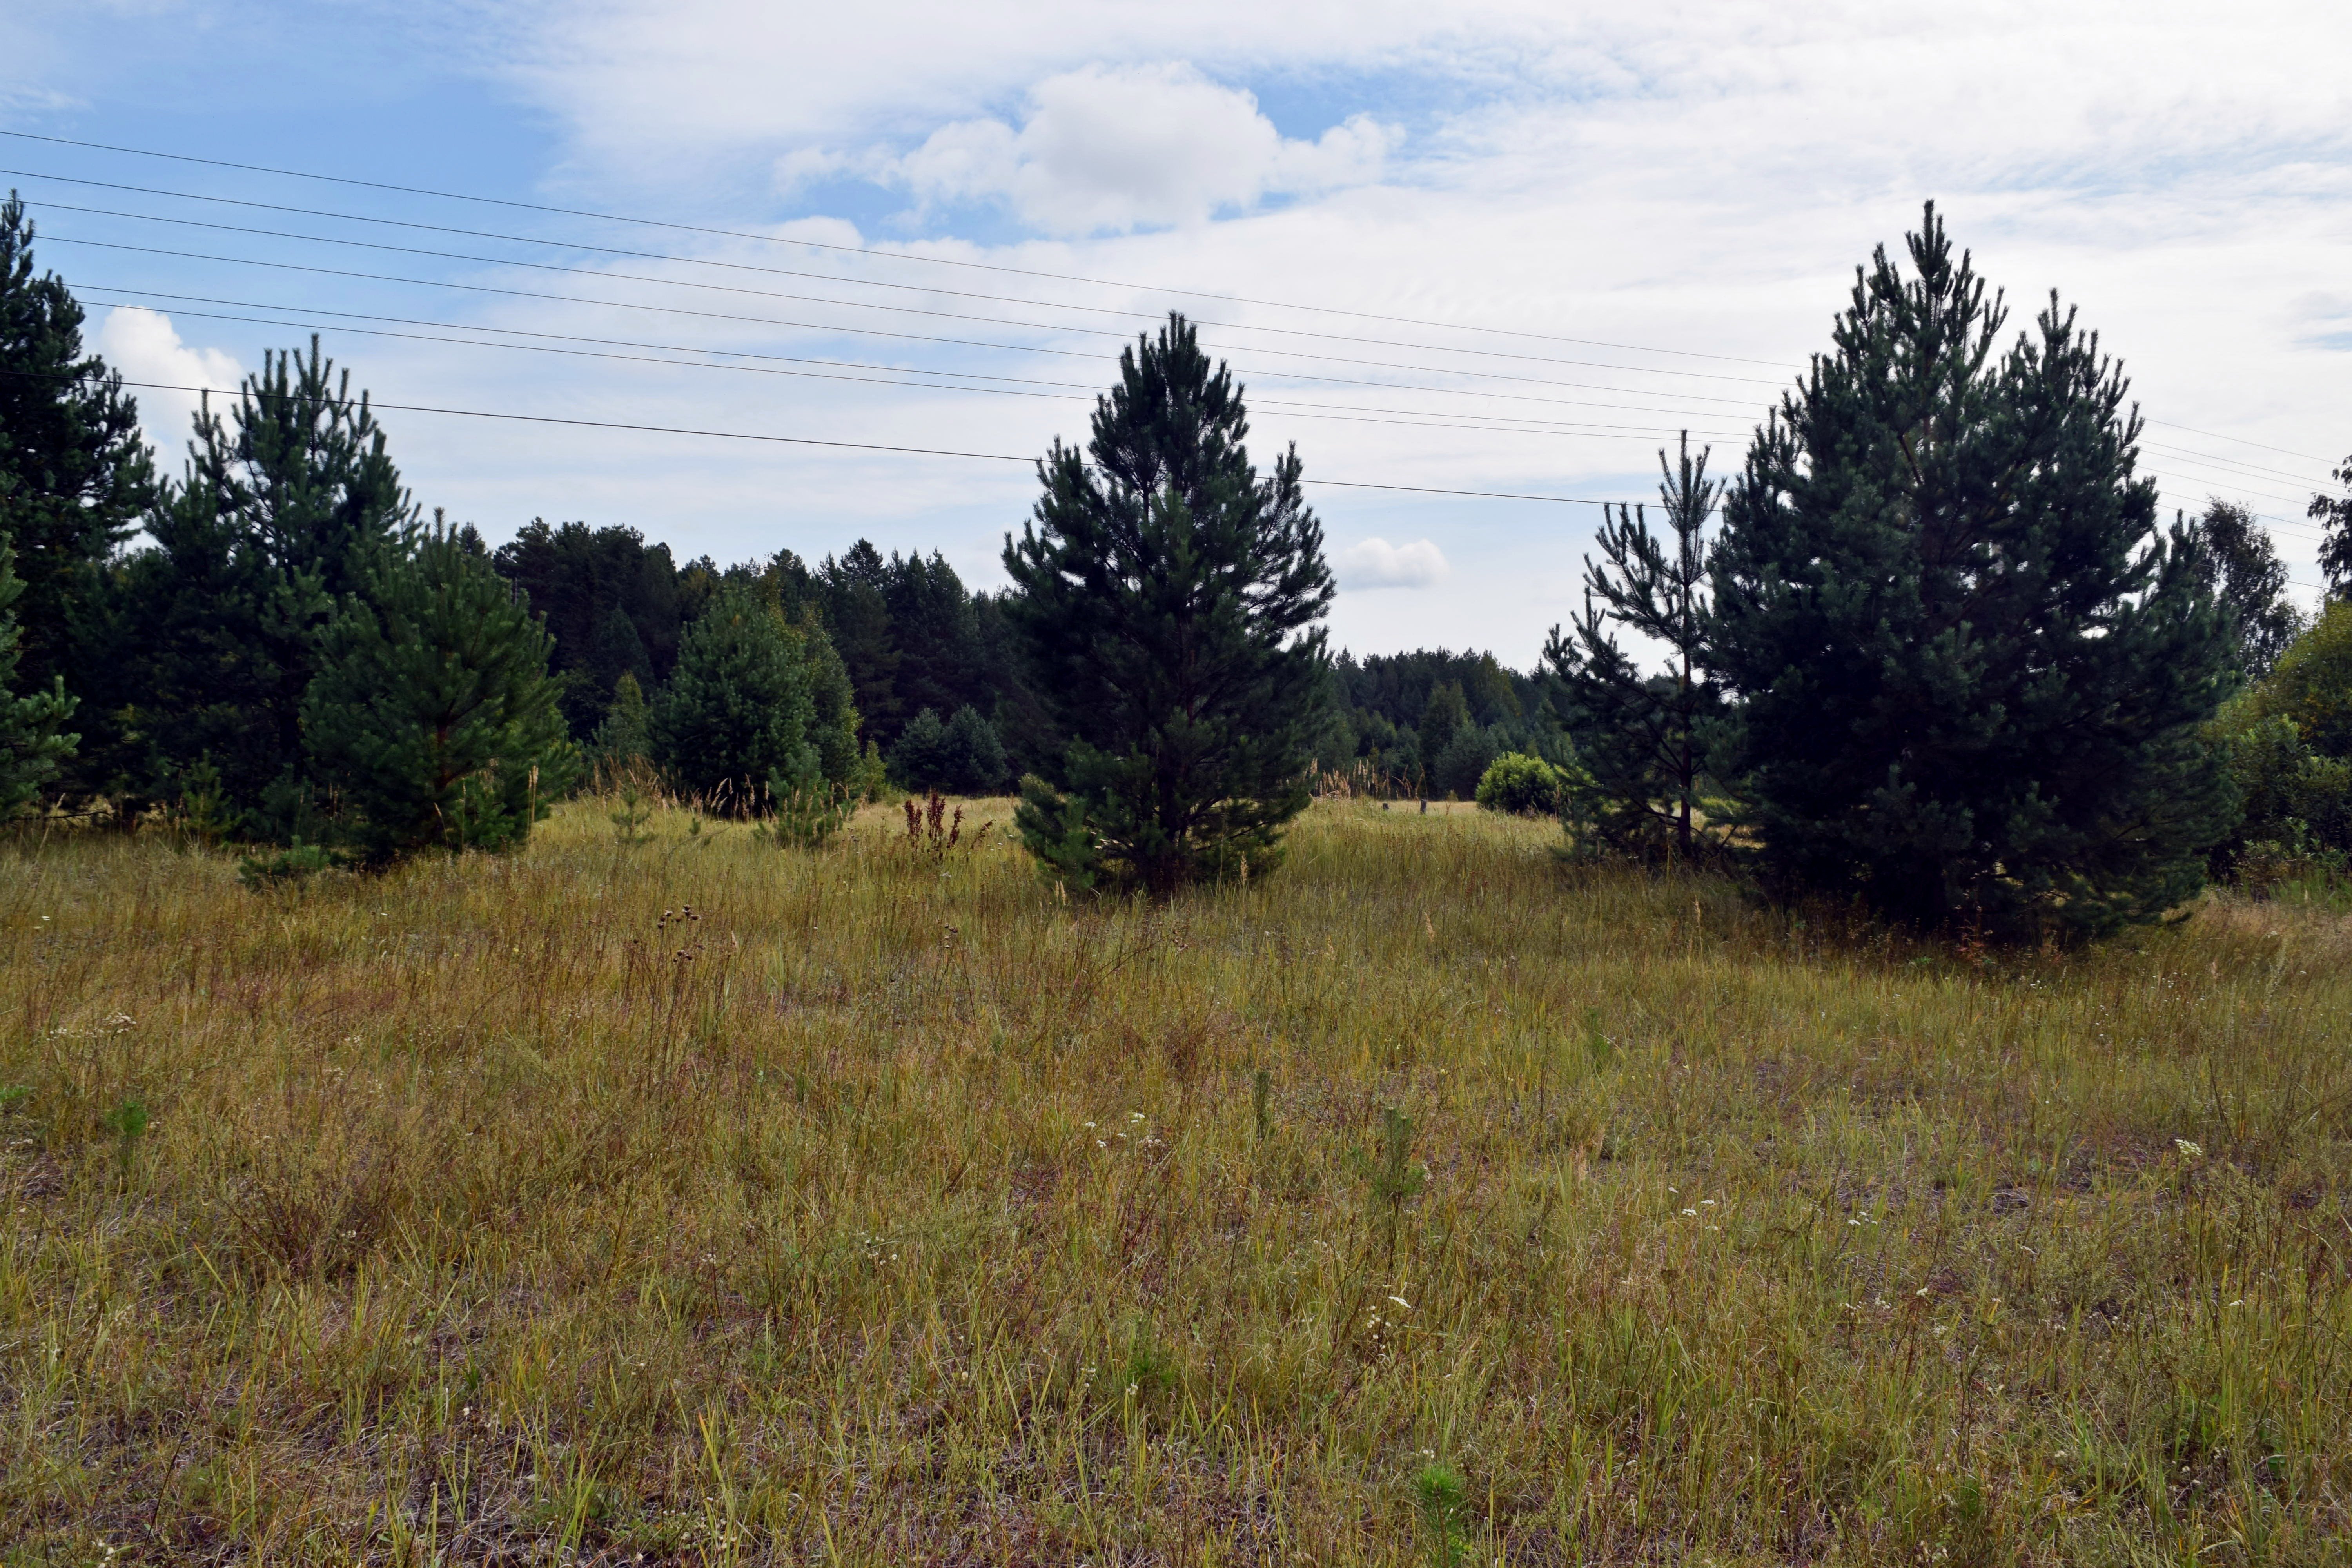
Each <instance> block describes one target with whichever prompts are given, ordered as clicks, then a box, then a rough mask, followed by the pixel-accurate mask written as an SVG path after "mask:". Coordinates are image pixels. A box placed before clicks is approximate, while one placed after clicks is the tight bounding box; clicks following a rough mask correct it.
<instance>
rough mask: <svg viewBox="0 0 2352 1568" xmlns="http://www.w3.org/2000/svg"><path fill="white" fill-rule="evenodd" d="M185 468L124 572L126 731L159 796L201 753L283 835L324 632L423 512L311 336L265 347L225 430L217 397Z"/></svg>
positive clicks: (361, 407)
mask: <svg viewBox="0 0 2352 1568" xmlns="http://www.w3.org/2000/svg"><path fill="white" fill-rule="evenodd" d="M189 459H190V460H189V465H188V470H187V475H186V478H185V479H184V480H183V481H182V482H180V483H179V484H176V485H173V486H170V487H168V488H167V493H166V494H165V495H164V497H163V500H162V501H161V503H160V504H159V505H158V506H157V507H156V509H155V510H154V511H153V513H152V514H151V516H150V518H149V521H148V531H149V532H150V533H151V534H152V536H153V538H154V541H155V544H154V547H153V548H152V550H149V551H146V552H142V553H141V554H140V555H139V556H137V557H134V558H133V559H132V561H131V563H130V564H129V567H128V572H127V576H128V584H129V585H128V595H127V596H128V598H129V600H130V602H131V609H132V612H133V619H134V622H135V624H136V625H138V626H142V627H143V628H145V630H146V647H145V650H144V652H143V653H142V655H141V658H140V663H141V666H142V668H140V670H139V671H138V672H137V677H136V679H135V681H134V682H133V684H134V686H135V689H136V698H135V706H136V711H135V713H134V715H133V718H132V723H133V727H134V728H135V730H136V731H137V732H138V734H139V735H140V737H141V739H142V744H143V747H144V749H145V752H146V763H145V771H146V773H147V774H148V776H149V777H150V778H151V779H152V780H155V781H158V783H157V786H156V787H159V788H162V789H163V791H164V792H165V793H168V792H169V787H170V786H169V784H168V783H166V782H163V781H168V780H169V779H170V778H171V777H172V776H173V775H174V774H176V773H184V771H185V770H187V769H189V768H191V767H194V766H195V765H197V764H198V763H200V762H205V761H208V762H209V763H210V765H212V766H214V767H215V768H217V769H218V773H219V781H220V786H221V789H222V791H223V792H224V794H225V795H226V798H227V801H228V803H229V805H230V806H231V808H232V809H233V810H234V811H236V813H237V815H238V816H239V818H240V826H242V827H243V829H244V830H245V831H247V832H249V833H252V834H255V835H257V836H260V837H285V836H286V835H287V834H288V833H289V832H290V831H293V830H294V829H295V828H296V827H297V826H299V820H300V816H301V812H302V809H303V807H302V805H301V802H302V801H303V799H304V798H305V797H306V796H307V795H308V788H309V781H308V780H307V779H306V778H305V777H304V776H303V757H304V751H303V731H302V713H303V706H304V703H305V700H306V698H307V693H308V692H309V690H310V682H311V680H312V679H313V678H315V677H316V676H317V675H318V673H319V671H320V668H321V661H322V659H323V657H324V648H325V636H326V630H327V626H328V623H329V621H330V620H331V618H333V616H335V615H336V613H337V610H338V606H339V605H342V604H343V603H344V602H345V601H346V600H347V599H348V598H349V597H350V596H351V595H354V594H364V593H365V592H367V591H368V589H369V586H370V584H371V583H372V582H373V579H374V574H375V573H376V572H377V570H378V568H379V567H380V565H381V564H382V563H383V561H384V560H385V559H387V558H389V557H391V556H395V555H398V554H400V553H401V552H403V551H404V549H405V546H406V542H407V540H408V538H409V535H410V533H411V531H413V529H414V527H415V508H414V506H412V505H411V503H410V501H409V498H408V492H407V491H406V490H405V489H403V488H402V485H401V482H400V472H399V470H398V468H395V467H394V465H393V461H392V458H390V456H389V455H388V454H387V453H386V452H385V450H384V435H383V428H382V427H381V426H378V425H377V424H376V422H375V416H374V414H373V412H372V411H371V410H370V408H369V406H368V400H367V395H366V394H365V393H364V392H362V393H361V394H359V395H357V396H356V397H354V396H353V395H352V390H351V374H350V373H349V372H348V371H346V372H344V373H342V374H341V376H340V377H339V376H337V374H335V369H334V365H333V363H332V362H331V361H330V360H329V359H328V358H327V357H326V355H325V354H324V353H321V352H320V349H319V345H318V342H317V341H316V340H315V339H314V340H313V341H312V342H311V345H310V353H309V354H308V355H307V356H306V355H304V354H303V353H302V352H301V351H300V350H299V349H296V350H293V351H291V352H289V353H272V354H268V355H267V356H266V358H265V362H264V364H263V368H262V371H261V374H258V375H254V376H248V377H247V379H246V382H245V384H244V386H243V387H242V388H241V389H240V390H239V393H238V395H237V401H236V405H235V407H234V408H233V409H232V410H231V411H230V419H229V422H228V423H227V424H224V423H223V422H222V420H221V419H220V417H219V416H217V415H216V414H215V413H214V412H213V411H212V409H211V407H210V405H206V406H205V409H204V410H203V411H202V412H201V413H199V414H198V415H197V416H196V437H195V440H194V442H192V443H191V444H190V447H189Z"/></svg>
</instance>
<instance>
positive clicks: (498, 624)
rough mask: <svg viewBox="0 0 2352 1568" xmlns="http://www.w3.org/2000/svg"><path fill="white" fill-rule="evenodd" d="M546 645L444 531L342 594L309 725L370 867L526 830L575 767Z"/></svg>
mask: <svg viewBox="0 0 2352 1568" xmlns="http://www.w3.org/2000/svg"><path fill="white" fill-rule="evenodd" d="M549 647H550V643H549V638H548V635H547V632H546V629H545V627H544V626H541V624H540V622H539V620H538V618H537V617H535V616H532V615H531V614H530V605H529V602H528V601H527V600H525V599H523V598H522V597H521V596H520V595H516V594H513V593H511V592H510V591H509V588H508V586H507V584H506V583H505V581H504V580H503V579H501V578H500V577H499V574H498V573H497V572H496V571H495V570H493V569H492V567H491V565H490V562H489V558H488V555H487V554H485V553H484V552H482V551H481V550H480V549H479V547H478V543H477V542H475V541H473V540H471V539H470V538H468V537H466V536H462V535H459V534H456V533H453V532H452V531H448V530H446V529H444V528H442V527H440V526H438V524H437V523H436V526H435V527H434V528H433V529H432V530H431V531H429V532H427V533H426V534H425V535H424V536H423V537H422V538H421V539H419V540H418V541H417V542H416V544H415V551H414V552H413V553H411V552H398V553H392V552H387V553H386V554H385V555H384V556H383V557H382V558H381V559H380V560H379V561H378V563H376V565H375V567H374V568H373V570H372V571H371V572H370V573H369V574H368V575H367V578H366V579H365V581H364V582H363V583H362V590H361V591H358V592H354V593H352V594H349V595H345V597H344V600H343V605H342V608H341V611H340V612H338V614H337V615H336V616H335V619H334V621H333V623H332V624H331V626H330V627H329V628H328V631H327V634H326V637H325V638H324V639H323V646H322V648H321V655H322V660H321V668H320V671H319V673H318V675H317V676H316V677H315V678H313V679H312V680H311V682H310V691H309V692H308V693H307V694H306V696H305V697H304V700H303V703H302V728H303V739H304V742H305V743H306V745H307V746H308V748H309V752H310V763H311V767H312V773H313V776H314V777H315V778H316V779H317V780H318V781H319V782H320V784H322V785H324V786H326V787H327V788H329V789H330V790H331V791H332V792H333V793H334V794H335V795H336V796H337V797H338V798H339V800H340V803H341V807H342V817H343V830H344V832H345V833H346V835H347V836H348V837H349V838H350V839H351V841H352V843H353V844H355V845H356V846H357V847H359V848H360V850H361V851H362V855H363V856H364V858H367V859H368V860H370V861H373V862H376V863H383V862H386V861H390V860H394V859H397V858H401V857H403V856H405V855H410V854H414V853H415V852H417V851H419V850H424V849H434V848H437V849H446V850H449V851H451V852H453V853H454V852H456V851H458V850H462V849H469V848H479V849H503V848H507V847H511V846H514V845H516V844H520V842H521V841H522V840H523V839H524V838H525V837H528V836H529V834H530V828H531V825H532V823H534V822H535V821H537V820H538V819H539V818H540V817H541V816H545V815H546V813H547V808H548V805H549V803H550V802H551V801H553V800H554V799H556V798H558V797H559V796H561V795H562V793H563V792H564V790H565V789H566V788H567V787H569V785H570V784H571V783H572V775H573V773H574V771H575V766H576V758H575V754H574V752H572V744H571V742H570V741H569V740H568V739H566V736H565V726H564V722H563V716H562V711H561V710H560V709H559V708H558V706H557V697H558V690H557V683H556V682H555V680H554V679H551V677H550V676H549V674H548V670H547V660H548V653H549Z"/></svg>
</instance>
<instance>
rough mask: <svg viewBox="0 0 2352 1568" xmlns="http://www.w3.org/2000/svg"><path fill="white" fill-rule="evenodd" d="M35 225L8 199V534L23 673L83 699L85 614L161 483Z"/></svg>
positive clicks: (1, 506) (2, 349)
mask: <svg viewBox="0 0 2352 1568" xmlns="http://www.w3.org/2000/svg"><path fill="white" fill-rule="evenodd" d="M33 234H34V229H33V224H32V222H31V220H29V219H28V218H26V216H25V205H24V203H22V202H21V201H19V200H17V199H16V194H15V193H14V192H11V193H10V194H9V197H8V200H7V201H6V202H5V203H0V536H5V537H6V538H8V539H10V540H13V541H14V542H15V544H16V575H17V577H18V578H19V579H20V580H21V581H22V582H23V584H24V585H25V586H24V594H23V596H22V597H21V598H19V599H18V600H17V602H16V625H17V631H18V635H19V637H21V638H22V639H23V640H22V646H21V648H20V651H19V653H18V658H19V659H20V661H21V662H20V664H19V666H18V672H17V679H18V681H19V682H20V683H22V685H23V687H24V688H25V689H27V690H37V689H47V688H48V687H49V686H50V684H51V683H52V681H54V680H55V679H57V678H58V677H59V676H63V677H64V678H65V679H66V682H67V685H68V688H69V689H71V690H72V691H73V692H74V693H75V694H76V695H77V696H80V695H85V691H84V688H85V686H86V685H88V684H89V683H88V682H87V681H86V680H85V679H83V672H82V671H81V670H80V669H79V668H78V665H79V662H80V661H79V658H77V647H78V645H79V643H80V642H81V640H82V637H83V631H84V628H83V626H82V624H81V623H82V620H83V617H84V616H86V615H87V614H88V613H89V611H90V610H92V609H94V608H96V605H95V601H96V599H97V597H98V595H99V591H100V569H101V568H102V567H103V565H104V563H106V561H107V559H108V557H110V555H111V554H112V553H113V552H114V551H115V549H116V547H117V546H119V545H120V544H121V542H123V541H124V540H125V539H127V538H129V537H130V535H131V531H132V530H133V529H135V528H136V527H137V526H138V523H139V517H140V513H141V511H142V510H143V509H144V508H145V506H146V505H147V502H148V499H149V496H150V494H151V492H152V489H153V484H154V466H153V463H152V460H151V458H149V455H148V451H147V444H146V442H145V441H144V440H143V439H142V437H141V436H140V434H139V409H138V405H137V404H136V403H134V402H133V401H132V400H131V398H129V397H127V396H125V395H123V392H122V378H121V375H119V374H115V373H113V372H110V371H109V370H108V369H107V367H106V364H105V363H104V362H103V361H102V360H100V359H99V358H98V357H97V356H95V355H92V354H86V353H83V352H82V339H81V329H82V321H83V316H82V309H81V305H80V304H79V301H77V300H75V299H74V297H73V294H72V293H71V292H70V291H69V290H68V289H67V288H66V285H65V280H64V279H61V278H59V277H58V276H57V275H56V274H55V273H44V274H42V275H40V276H38V277H36V276H35V275H34V272H33Z"/></svg>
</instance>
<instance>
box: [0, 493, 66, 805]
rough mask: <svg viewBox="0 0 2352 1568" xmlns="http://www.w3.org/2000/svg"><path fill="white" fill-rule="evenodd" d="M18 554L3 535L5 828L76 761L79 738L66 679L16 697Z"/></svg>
mask: <svg viewBox="0 0 2352 1568" xmlns="http://www.w3.org/2000/svg"><path fill="white" fill-rule="evenodd" d="M24 592H25V584H24V580H23V579H22V578H20V577H18V576H17V575H16V551H15V550H14V549H12V548H11V547H10V545H9V542H8V536H7V535H6V534H5V533H0V822H5V821H7V820H8V819H9V818H10V817H12V816H16V813H17V812H19V811H20V810H22V809H23V808H24V806H25V803H26V802H27V801H29V800H31V799H32V798H33V795H34V793H35V792H36V791H37V790H38V789H39V788H40V787H41V785H42V784H45V783H47V781H48V780H49V779H50V778H51V777H52V776H53V775H55V774H56V773H57V771H58V764H59V763H63V762H64V761H65V760H66V759H67V758H68V757H70V756H72V755H73V749H74V742H76V741H77V740H79V738H80V737H79V736H77V735H71V734H68V733H66V732H65V731H64V729H63V726H64V724H65V721H67V720H68V719H70V718H71V717H73V710H74V703H75V699H73V698H71V697H68V696H67V695H66V687H65V681H64V679H62V678H61V677H58V676H54V675H53V676H51V677H50V678H49V689H47V691H36V692H32V693H28V694H27V695H26V696H23V697H19V696H17V695H16V673H17V670H18V668H19V665H18V662H17V652H16V650H17V647H18V646H19V643H18V638H19V637H20V635H21V634H20V633H19V631H18V628H17V625H16V604H17V602H18V601H19V600H20V599H21V598H22V597H23V595H24Z"/></svg>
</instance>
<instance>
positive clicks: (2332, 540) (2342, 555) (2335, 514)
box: [2306, 458, 2352, 599]
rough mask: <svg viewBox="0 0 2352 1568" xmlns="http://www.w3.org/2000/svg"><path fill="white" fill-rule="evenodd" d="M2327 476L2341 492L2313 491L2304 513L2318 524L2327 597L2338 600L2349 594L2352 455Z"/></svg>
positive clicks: (2351, 574) (2351, 586)
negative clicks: (2342, 488) (2332, 493)
mask: <svg viewBox="0 0 2352 1568" xmlns="http://www.w3.org/2000/svg"><path fill="white" fill-rule="evenodd" d="M2328 477H2329V478H2331V479H2334V480H2335V481H2336V483H2337V484H2339V485H2342V486H2343V487H2344V493H2343V494H2342V495H2340V496H2326V495H2317V494H2315V495H2314V496H2313V497H2312V498H2311V506H2310V507H2309V509H2308V510H2307V512H2306V515H2307V516H2309V517H2312V518H2314V519H2316V520H2317V521H2318V523H2319V528H2320V535H2321V537H2320V541H2319V569H2320V570H2321V571H2322V572H2324V573H2326V574H2327V594H2328V596H2329V597H2330V598H2338V599H2340V598H2342V597H2344V596H2345V595H2347V594H2352V458H2345V459H2344V466H2343V467H2341V468H2337V469H2336V471H2335V472H2334V473H2333V474H2331V475H2329V476H2328Z"/></svg>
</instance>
